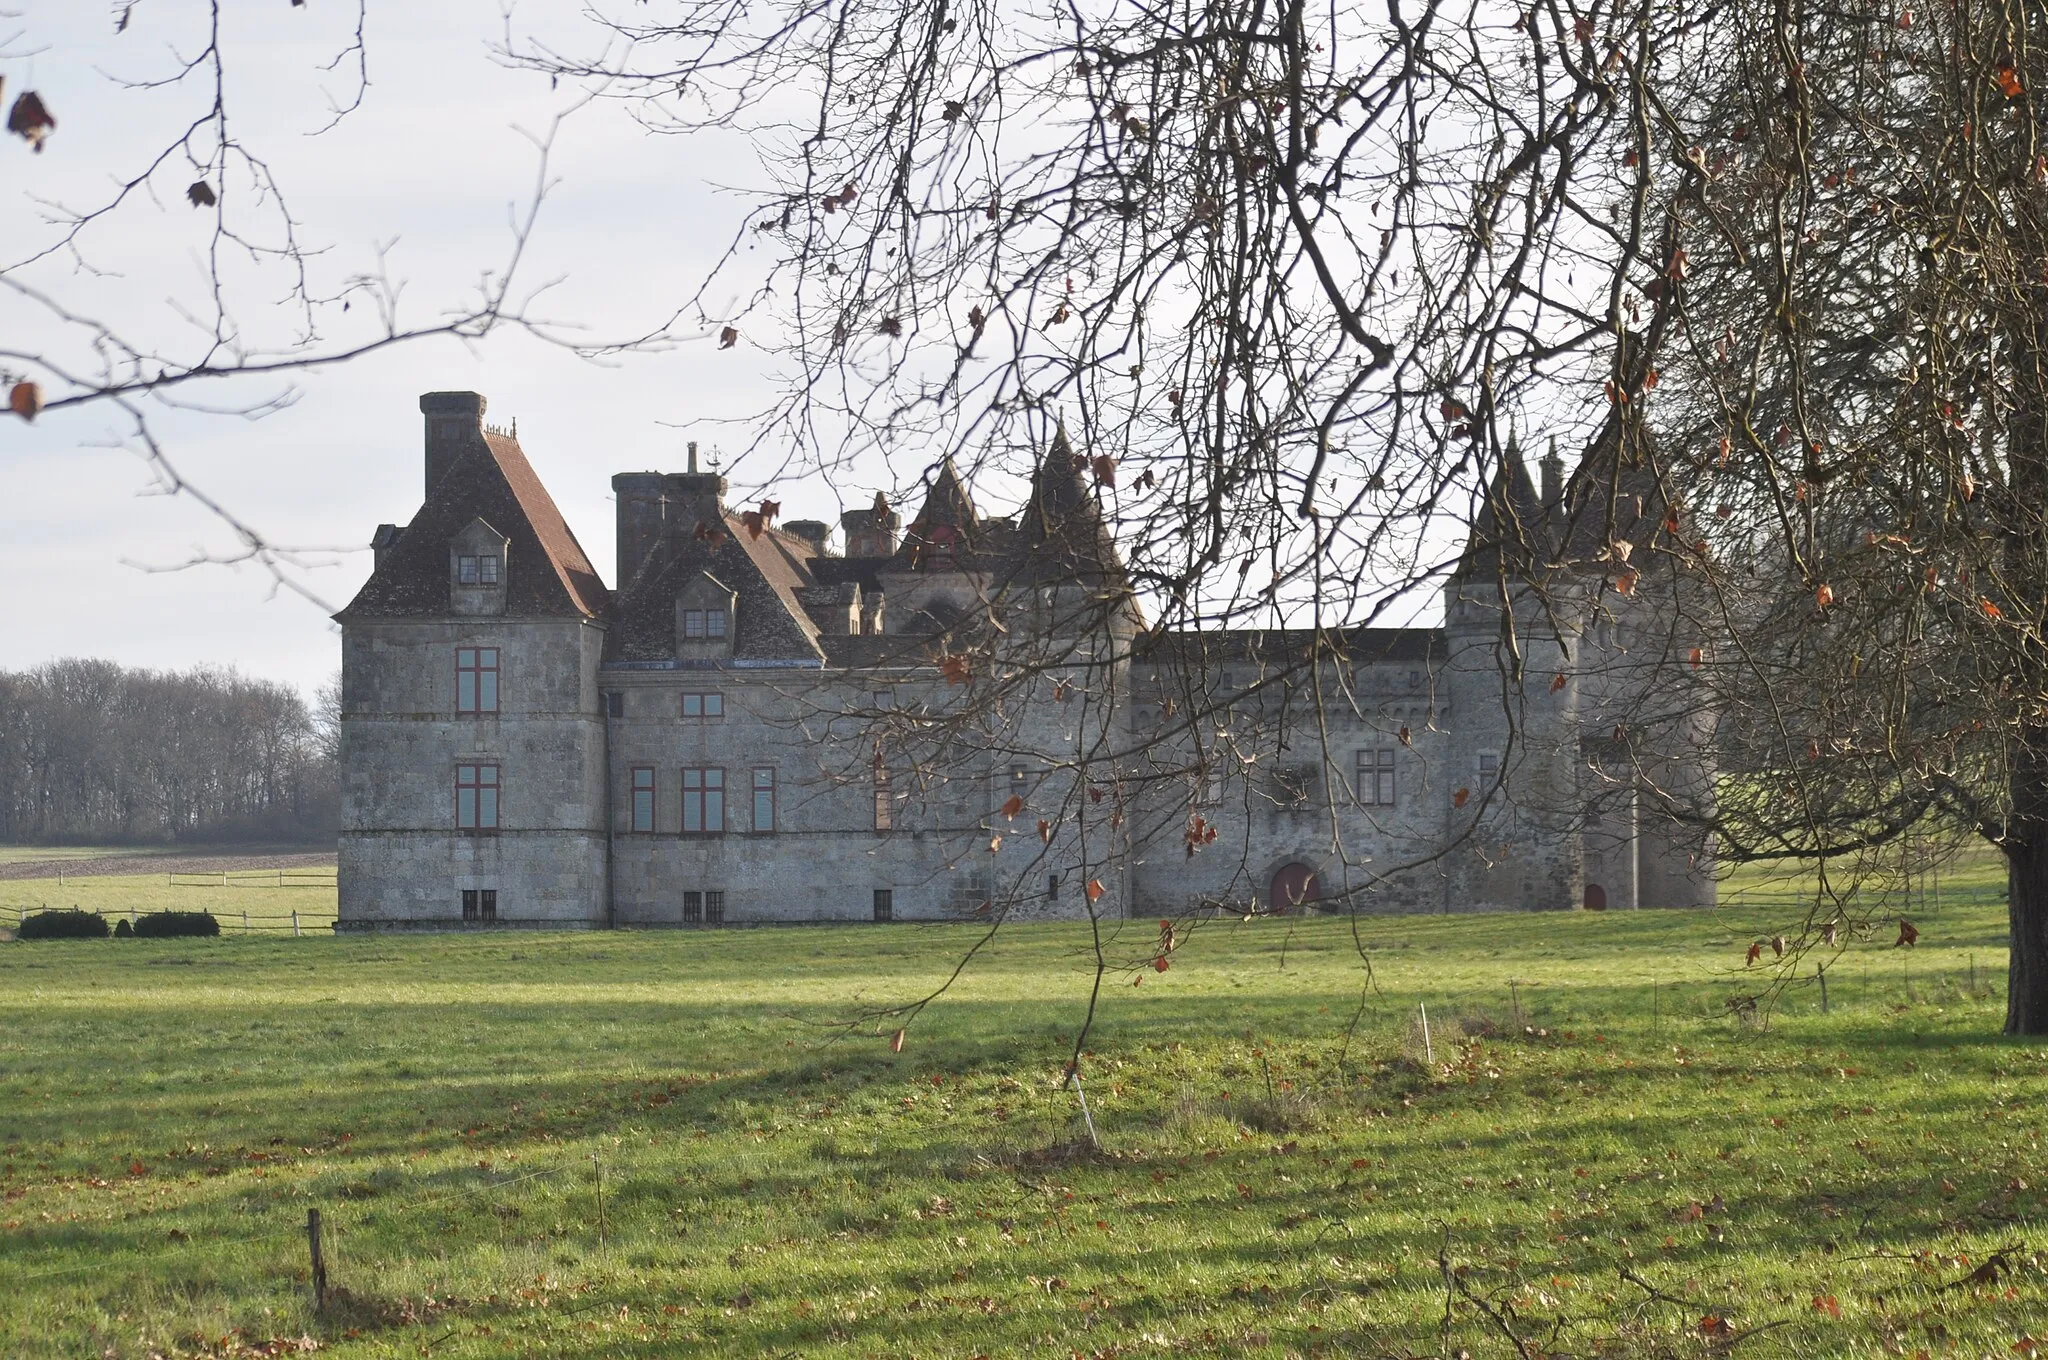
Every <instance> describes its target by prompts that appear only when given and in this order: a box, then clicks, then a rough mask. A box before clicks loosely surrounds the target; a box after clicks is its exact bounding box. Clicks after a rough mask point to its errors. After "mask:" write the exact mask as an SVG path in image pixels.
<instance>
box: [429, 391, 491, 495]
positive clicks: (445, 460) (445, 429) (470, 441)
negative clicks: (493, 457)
mask: <svg viewBox="0 0 2048 1360" xmlns="http://www.w3.org/2000/svg"><path fill="white" fill-rule="evenodd" d="M420 414H421V415H423V416H425V417H426V418H427V493H428V494H429V495H431V494H433V490H434V486H435V484H436V483H438V482H439V481H440V480H441V478H443V477H444V476H446V475H447V474H448V469H450V468H452V467H454V466H455V465H456V464H457V463H458V462H460V461H462V457H463V455H464V454H467V453H469V452H471V451H472V450H474V449H478V448H481V447H482V446H483V442H484V398H483V394H482V393H481V392H429V393H427V394H426V395H425V396H422V397H421V398H420Z"/></svg>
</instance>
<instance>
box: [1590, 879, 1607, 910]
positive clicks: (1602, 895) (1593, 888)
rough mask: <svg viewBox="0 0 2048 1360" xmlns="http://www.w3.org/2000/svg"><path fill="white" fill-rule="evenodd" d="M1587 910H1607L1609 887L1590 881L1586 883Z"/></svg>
mask: <svg viewBox="0 0 2048 1360" xmlns="http://www.w3.org/2000/svg"><path fill="white" fill-rule="evenodd" d="M1586 910H1587V911H1606V910H1607V889H1605V888H1603V887H1601V886H1600V885H1599V884H1598V883H1588V884H1587V885H1586Z"/></svg>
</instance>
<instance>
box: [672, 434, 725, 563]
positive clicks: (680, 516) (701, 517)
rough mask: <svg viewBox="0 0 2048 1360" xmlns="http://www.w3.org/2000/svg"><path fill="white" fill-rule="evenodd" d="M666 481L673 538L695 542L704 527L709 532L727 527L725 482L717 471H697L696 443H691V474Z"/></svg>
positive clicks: (686, 473)
mask: <svg viewBox="0 0 2048 1360" xmlns="http://www.w3.org/2000/svg"><path fill="white" fill-rule="evenodd" d="M662 481H663V483H664V485H665V487H666V490H667V492H668V525H669V535H670V537H671V538H680V539H682V540H685V541H688V540H691V539H694V538H695V537H696V534H697V526H698V525H700V524H701V525H703V526H704V527H705V528H706V529H723V528H724V527H725V478H723V477H721V476H719V475H718V471H717V469H715V468H714V469H713V470H711V471H710V472H699V471H698V470H697V441H696V440H694V439H693V440H691V441H690V470H689V471H688V472H671V473H669V474H668V476H667V477H665V478H663V479H662Z"/></svg>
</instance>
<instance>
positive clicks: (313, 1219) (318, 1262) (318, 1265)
mask: <svg viewBox="0 0 2048 1360" xmlns="http://www.w3.org/2000/svg"><path fill="white" fill-rule="evenodd" d="M306 1245H307V1246H308V1247H310V1248H311V1249H312V1252H313V1311H314V1312H315V1313H324V1312H326V1311H327V1262H326V1261H325V1260H324V1259H322V1257H321V1255H320V1211H319V1210H318V1209H308V1210H306Z"/></svg>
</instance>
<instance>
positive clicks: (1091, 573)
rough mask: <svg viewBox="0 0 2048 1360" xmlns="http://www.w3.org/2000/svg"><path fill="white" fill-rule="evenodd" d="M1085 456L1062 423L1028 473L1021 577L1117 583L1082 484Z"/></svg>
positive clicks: (1097, 508) (1120, 574)
mask: <svg viewBox="0 0 2048 1360" xmlns="http://www.w3.org/2000/svg"><path fill="white" fill-rule="evenodd" d="M1087 471H1088V460H1087V459H1086V458H1084V457H1082V456H1081V455H1080V454H1079V453H1076V452H1075V451H1074V446H1073V444H1072V443H1071V442H1069V441H1068V439H1067V423H1066V421H1065V420H1061V421H1060V423H1059V425H1058V427H1057V428H1056V429H1055V430H1054V431H1053V437H1052V446H1051V447H1050V448H1048V449H1047V450H1046V451H1045V456H1044V457H1043V458H1041V459H1039V460H1038V467H1037V468H1036V469H1034V470H1033V472H1032V474H1031V499H1030V502H1029V503H1028V504H1027V505H1026V506H1025V507H1024V516H1023V523H1022V525H1020V526H1019V527H1020V529H1021V531H1022V535H1023V540H1024V544H1023V546H1024V566H1025V576H1026V579H1029V580H1032V581H1077V582H1083V583H1100V582H1102V581H1105V580H1109V581H1116V582H1119V583H1121V582H1122V581H1123V579H1124V569H1123V562H1122V560H1121V558H1119V556H1118V555H1117V551H1116V542H1115V540H1114V539H1112V538H1111V537H1110V533H1109V528H1108V526H1107V525H1106V524H1104V523H1103V519H1102V506H1101V505H1100V503H1098V502H1097V500H1096V498H1095V492H1094V490H1093V489H1092V488H1091V487H1090V486H1089V484H1088V478H1087Z"/></svg>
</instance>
